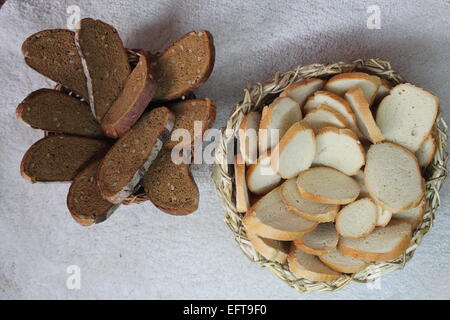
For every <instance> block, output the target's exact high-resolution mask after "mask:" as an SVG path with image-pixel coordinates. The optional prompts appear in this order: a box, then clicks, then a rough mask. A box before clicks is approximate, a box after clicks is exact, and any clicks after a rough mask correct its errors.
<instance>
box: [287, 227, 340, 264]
mask: <svg viewBox="0 0 450 320" xmlns="http://www.w3.org/2000/svg"><path fill="white" fill-rule="evenodd" d="M338 241H339V235H338V233H337V232H336V228H335V227H334V223H332V222H328V223H320V224H319V225H318V226H317V227H316V228H315V229H314V230H313V231H311V232H310V233H307V234H305V235H304V236H301V237H300V238H298V239H295V240H294V245H295V246H296V247H297V248H299V249H300V250H302V251H304V252H306V253H309V254H313V255H315V256H321V255H323V254H327V253H329V252H331V251H333V250H336V246H337V244H338Z"/></svg>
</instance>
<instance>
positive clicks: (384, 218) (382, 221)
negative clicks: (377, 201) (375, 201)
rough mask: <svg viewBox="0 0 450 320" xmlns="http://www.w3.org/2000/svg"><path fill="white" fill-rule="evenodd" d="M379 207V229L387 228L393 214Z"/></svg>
mask: <svg viewBox="0 0 450 320" xmlns="http://www.w3.org/2000/svg"><path fill="white" fill-rule="evenodd" d="M377 207H378V215H377V227H386V226H387V225H388V224H389V222H390V221H391V219H392V212H390V211H389V210H384V209H383V208H382V207H380V206H377Z"/></svg>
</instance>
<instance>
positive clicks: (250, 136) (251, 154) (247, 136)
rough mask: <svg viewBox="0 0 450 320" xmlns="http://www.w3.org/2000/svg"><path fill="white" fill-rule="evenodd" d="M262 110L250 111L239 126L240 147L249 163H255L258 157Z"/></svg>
mask: <svg viewBox="0 0 450 320" xmlns="http://www.w3.org/2000/svg"><path fill="white" fill-rule="evenodd" d="M260 121H261V112H249V113H247V114H246V115H245V117H244V119H242V122H241V125H240V126H239V131H238V136H239V148H240V151H241V155H242V157H243V158H244V159H245V162H246V163H247V164H254V163H256V160H257V159H258V129H259V123H260Z"/></svg>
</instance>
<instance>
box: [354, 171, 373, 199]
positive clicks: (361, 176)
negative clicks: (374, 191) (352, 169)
mask: <svg viewBox="0 0 450 320" xmlns="http://www.w3.org/2000/svg"><path fill="white" fill-rule="evenodd" d="M352 178H353V179H355V181H356V182H358V184H359V188H360V189H361V191H360V192H359V197H358V198H359V199H361V198H368V197H370V195H369V191H368V190H367V188H366V183H365V182H364V171H363V170H359V171H358V172H357V173H356V174H355V175H353V176H352Z"/></svg>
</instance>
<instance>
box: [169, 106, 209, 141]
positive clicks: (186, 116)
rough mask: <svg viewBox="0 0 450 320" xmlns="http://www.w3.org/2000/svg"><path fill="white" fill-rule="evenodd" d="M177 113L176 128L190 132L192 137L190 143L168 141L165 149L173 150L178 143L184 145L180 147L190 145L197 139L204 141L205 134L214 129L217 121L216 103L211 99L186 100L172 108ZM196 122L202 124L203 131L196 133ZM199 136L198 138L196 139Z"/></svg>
mask: <svg viewBox="0 0 450 320" xmlns="http://www.w3.org/2000/svg"><path fill="white" fill-rule="evenodd" d="M170 110H172V111H173V112H174V113H175V127H174V128H173V131H174V132H175V130H176V129H186V130H188V131H189V134H190V136H191V140H190V141H172V140H171V141H167V142H166V144H165V145H164V147H165V148H168V149H172V148H173V147H175V146H176V145H178V143H182V145H180V146H184V145H190V144H192V143H193V142H194V139H195V138H199V139H202V137H203V133H204V132H205V131H206V130H207V129H209V128H211V127H212V125H213V124H214V121H215V120H216V106H215V105H214V102H213V101H211V100H210V99H195V100H185V101H181V102H178V103H176V104H174V105H172V106H171V107H170ZM195 121H199V122H201V123H199V124H197V125H198V126H199V125H200V124H201V130H196V131H197V132H195V131H194V125H195ZM195 134H197V137H195ZM174 138H175V137H174Z"/></svg>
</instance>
